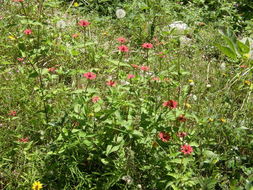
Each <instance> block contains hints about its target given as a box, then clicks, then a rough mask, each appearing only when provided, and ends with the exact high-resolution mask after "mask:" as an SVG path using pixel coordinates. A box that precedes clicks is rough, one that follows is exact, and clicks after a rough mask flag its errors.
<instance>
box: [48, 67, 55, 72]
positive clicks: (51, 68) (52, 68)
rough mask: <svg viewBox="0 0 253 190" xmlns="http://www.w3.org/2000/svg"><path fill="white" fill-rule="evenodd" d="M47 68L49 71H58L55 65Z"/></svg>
mask: <svg viewBox="0 0 253 190" xmlns="http://www.w3.org/2000/svg"><path fill="white" fill-rule="evenodd" d="M47 70H48V72H51V73H54V72H55V71H56V68H55V67H50V68H48V69H47Z"/></svg>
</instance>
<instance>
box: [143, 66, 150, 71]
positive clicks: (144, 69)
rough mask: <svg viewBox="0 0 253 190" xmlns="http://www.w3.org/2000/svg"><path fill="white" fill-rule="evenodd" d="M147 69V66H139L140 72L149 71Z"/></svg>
mask: <svg viewBox="0 0 253 190" xmlns="http://www.w3.org/2000/svg"><path fill="white" fill-rule="evenodd" d="M149 69H150V68H149V67H148V66H141V70H142V71H149Z"/></svg>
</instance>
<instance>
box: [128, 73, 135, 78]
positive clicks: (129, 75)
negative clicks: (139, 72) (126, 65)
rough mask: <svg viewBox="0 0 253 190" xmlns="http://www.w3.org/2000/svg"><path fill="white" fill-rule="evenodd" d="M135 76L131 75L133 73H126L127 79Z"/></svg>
mask: <svg viewBox="0 0 253 190" xmlns="http://www.w3.org/2000/svg"><path fill="white" fill-rule="evenodd" d="M134 77H135V75H133V74H128V75H127V79H132V78H134Z"/></svg>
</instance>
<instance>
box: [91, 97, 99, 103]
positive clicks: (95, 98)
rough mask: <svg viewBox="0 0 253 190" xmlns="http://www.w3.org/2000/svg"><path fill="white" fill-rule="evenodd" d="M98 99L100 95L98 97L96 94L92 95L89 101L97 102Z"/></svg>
mask: <svg viewBox="0 0 253 190" xmlns="http://www.w3.org/2000/svg"><path fill="white" fill-rule="evenodd" d="M99 100H100V97H98V96H94V97H93V98H92V99H91V101H92V102H93V103H97V102H98V101H99Z"/></svg>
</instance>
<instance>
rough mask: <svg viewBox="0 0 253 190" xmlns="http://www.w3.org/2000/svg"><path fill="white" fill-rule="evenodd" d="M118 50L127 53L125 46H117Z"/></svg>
mask: <svg viewBox="0 0 253 190" xmlns="http://www.w3.org/2000/svg"><path fill="white" fill-rule="evenodd" d="M118 50H119V51H121V52H128V51H129V49H128V47H127V46H125V45H122V46H119V47H118Z"/></svg>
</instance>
